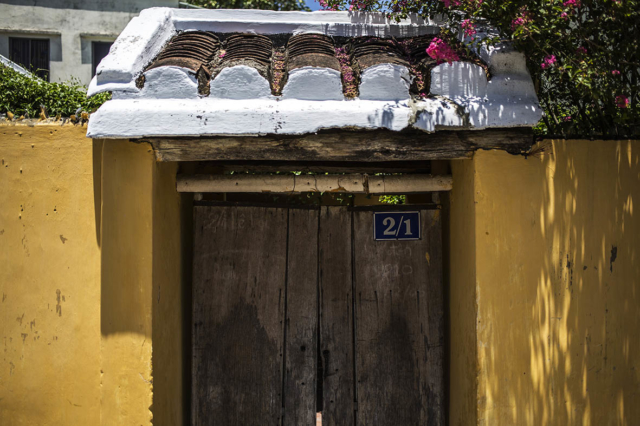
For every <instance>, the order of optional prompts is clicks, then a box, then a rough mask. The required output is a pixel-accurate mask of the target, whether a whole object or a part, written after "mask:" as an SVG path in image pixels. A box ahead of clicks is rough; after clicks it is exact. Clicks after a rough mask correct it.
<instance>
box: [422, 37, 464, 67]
mask: <svg viewBox="0 0 640 426" xmlns="http://www.w3.org/2000/svg"><path fill="white" fill-rule="evenodd" d="M427 53H428V54H429V56H431V57H432V58H433V59H435V60H436V61H438V64H441V63H443V62H445V61H446V62H448V63H449V65H451V63H452V62H453V61H459V60H460V58H459V57H458V54H457V53H456V52H455V50H453V49H452V48H451V46H449V45H448V44H447V43H446V42H445V41H444V40H442V39H439V38H438V37H436V38H434V39H433V40H431V44H430V45H429V47H428V48H427Z"/></svg>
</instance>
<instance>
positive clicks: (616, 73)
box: [611, 70, 620, 77]
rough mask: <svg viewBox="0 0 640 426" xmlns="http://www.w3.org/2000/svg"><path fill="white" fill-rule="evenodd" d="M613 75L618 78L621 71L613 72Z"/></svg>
mask: <svg viewBox="0 0 640 426" xmlns="http://www.w3.org/2000/svg"><path fill="white" fill-rule="evenodd" d="M611 74H613V75H614V76H616V77H617V76H619V75H620V71H618V70H613V71H611Z"/></svg>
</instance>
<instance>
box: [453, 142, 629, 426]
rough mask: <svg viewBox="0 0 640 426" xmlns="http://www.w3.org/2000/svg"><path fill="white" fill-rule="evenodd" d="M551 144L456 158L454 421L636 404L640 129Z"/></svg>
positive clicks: (571, 413)
mask: <svg viewBox="0 0 640 426" xmlns="http://www.w3.org/2000/svg"><path fill="white" fill-rule="evenodd" d="M546 145H547V148H546V150H545V152H544V153H541V154H538V155H536V156H533V157H529V158H528V159H525V158H523V157H519V156H511V155H509V154H506V153H503V152H477V153H476V155H475V157H474V159H473V160H469V161H462V162H456V163H454V165H453V174H454V191H453V193H452V194H451V231H450V232H451V247H452V250H451V265H452V267H451V269H452V270H451V279H450V286H451V290H450V293H451V297H450V322H451V335H450V339H451V355H450V364H451V367H450V368H451V384H450V385H451V391H450V395H451V397H450V416H451V420H452V421H451V424H452V425H454V426H458V425H469V424H478V425H497V426H500V425H542V424H544V425H609V424H616V425H618V424H619V425H625V424H628V425H631V424H634V423H635V422H636V419H637V418H639V417H640V405H638V404H637V401H638V398H639V397H640V391H639V384H640V372H639V371H638V368H639V367H640V366H639V364H638V363H639V359H640V358H638V357H637V356H636V354H638V353H640V334H638V332H637V330H638V329H639V327H640V263H638V255H640V239H638V238H637V236H638V234H639V232H640V216H639V215H638V213H637V212H634V201H635V202H636V203H637V202H638V200H639V199H640V164H639V163H640V142H637V141H636V142H616V141H600V142H598V141H568V142H565V141H556V142H554V143H547V144H546ZM462 230H464V231H462ZM471 252H473V253H475V256H469V254H470V253H471ZM459 269H462V270H459ZM468 354H471V356H469V355H468ZM469 419H471V420H473V421H472V422H469Z"/></svg>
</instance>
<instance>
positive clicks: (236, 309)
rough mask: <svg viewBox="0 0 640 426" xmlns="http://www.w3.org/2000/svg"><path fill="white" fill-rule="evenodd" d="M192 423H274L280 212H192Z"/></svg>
mask: <svg viewBox="0 0 640 426" xmlns="http://www.w3.org/2000/svg"><path fill="white" fill-rule="evenodd" d="M194 222H195V241H194V244H195V245H194V248H195V251H194V276H193V301H194V303H193V307H194V309H193V324H194V328H193V393H192V398H193V404H192V406H193V411H192V415H193V422H194V424H196V425H225V426H227V425H228V426H232V425H254V424H255V425H258V424H260V425H274V426H278V425H280V424H281V416H282V356H281V355H282V348H283V341H284V332H283V329H284V305H285V300H284V297H285V275H286V269H287V268H286V262H287V210H284V209H275V208H261V207H245V208H227V207H196V208H195V221H194Z"/></svg>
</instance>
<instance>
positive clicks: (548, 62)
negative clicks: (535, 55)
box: [540, 55, 556, 70]
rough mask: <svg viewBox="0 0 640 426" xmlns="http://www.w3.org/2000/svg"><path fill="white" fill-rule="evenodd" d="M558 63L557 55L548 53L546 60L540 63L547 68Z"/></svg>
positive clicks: (541, 66)
mask: <svg viewBox="0 0 640 426" xmlns="http://www.w3.org/2000/svg"><path fill="white" fill-rule="evenodd" d="M555 63H556V55H547V56H545V57H544V62H543V63H541V64H540V68H542V69H543V70H544V69H547V68H549V67H551V66H552V65H553V64H555Z"/></svg>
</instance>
